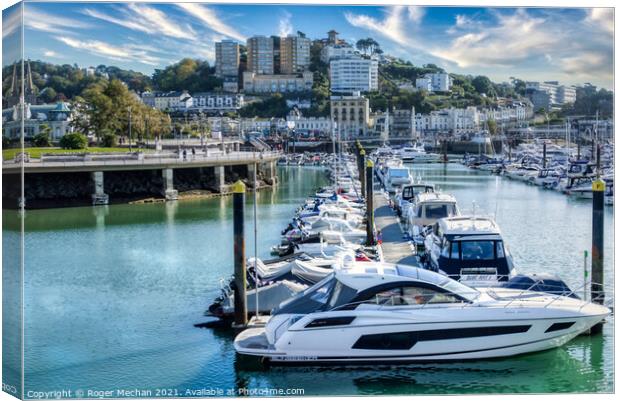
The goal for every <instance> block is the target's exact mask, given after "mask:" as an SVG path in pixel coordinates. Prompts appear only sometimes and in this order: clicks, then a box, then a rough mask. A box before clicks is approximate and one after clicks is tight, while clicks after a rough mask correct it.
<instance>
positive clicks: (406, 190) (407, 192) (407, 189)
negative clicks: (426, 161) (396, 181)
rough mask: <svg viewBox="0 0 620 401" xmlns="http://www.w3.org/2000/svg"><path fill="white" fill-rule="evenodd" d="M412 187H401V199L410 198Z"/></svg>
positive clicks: (411, 196)
mask: <svg viewBox="0 0 620 401" xmlns="http://www.w3.org/2000/svg"><path fill="white" fill-rule="evenodd" d="M413 195H414V194H413V187H404V188H403V199H411V198H413Z"/></svg>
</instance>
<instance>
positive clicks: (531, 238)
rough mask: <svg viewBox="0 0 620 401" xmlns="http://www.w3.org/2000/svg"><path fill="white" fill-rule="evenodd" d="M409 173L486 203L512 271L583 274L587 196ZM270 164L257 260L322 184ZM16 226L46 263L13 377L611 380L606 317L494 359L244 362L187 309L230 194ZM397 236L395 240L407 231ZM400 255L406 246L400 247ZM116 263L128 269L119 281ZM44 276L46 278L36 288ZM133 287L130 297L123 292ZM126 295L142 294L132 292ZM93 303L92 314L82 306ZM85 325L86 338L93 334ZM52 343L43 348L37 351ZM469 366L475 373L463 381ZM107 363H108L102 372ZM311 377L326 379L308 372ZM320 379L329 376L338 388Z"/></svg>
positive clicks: (206, 278)
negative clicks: (328, 364) (273, 186)
mask: <svg viewBox="0 0 620 401" xmlns="http://www.w3.org/2000/svg"><path fill="white" fill-rule="evenodd" d="M414 172H415V175H416V176H420V177H421V178H422V179H423V180H424V181H425V182H428V183H432V184H434V185H435V187H436V189H437V190H438V191H446V192H449V193H451V194H453V195H454V196H455V197H456V198H457V199H458V200H459V204H460V205H463V206H462V207H463V209H467V206H466V205H468V204H472V201H474V200H475V201H476V204H477V208H478V210H480V211H483V210H485V211H488V210H491V211H494V210H496V216H495V220H496V221H497V222H498V224H499V225H500V226H501V227H502V229H503V230H502V231H503V236H504V238H505V240H506V241H507V243H508V244H510V246H511V252H512V254H513V257H514V259H515V264H516V265H517V266H518V268H519V271H520V272H524V273H536V272H538V273H540V272H541V268H542V267H544V270H545V272H547V273H550V274H556V275H559V276H561V277H562V278H563V279H564V280H566V282H567V284H568V285H569V286H570V288H577V287H579V286H581V285H582V284H583V265H582V262H583V261H582V254H583V250H587V249H589V247H590V243H589V232H588V227H589V224H590V223H589V220H590V210H591V205H590V202H588V201H587V200H578V199H572V198H567V197H565V196H563V195H562V194H559V193H556V192H549V191H544V190H542V189H539V188H536V187H533V186H524V185H523V184H522V183H519V182H513V181H511V180H505V179H502V178H501V177H499V176H493V175H489V174H488V173H485V172H480V171H476V170H472V169H468V168H467V167H464V166H461V165H459V164H447V165H446V164H424V165H416V166H415V167H414ZM278 173H279V178H280V181H281V186H280V187H279V188H278V189H277V190H274V191H266V192H261V193H259V194H258V196H259V198H258V199H259V203H258V204H257V206H258V208H257V212H258V218H259V219H260V222H261V225H260V227H259V229H258V233H257V238H258V243H257V246H256V249H257V250H258V253H259V254H258V256H259V257H260V258H265V259H268V258H269V253H270V247H271V245H273V244H274V243H276V242H277V241H278V240H279V237H280V230H281V228H282V227H285V226H286V225H287V224H288V222H289V221H290V218H291V213H292V211H294V210H295V208H296V207H297V206H298V205H299V204H300V203H302V201H304V199H305V198H306V197H307V196H308V195H310V194H311V193H313V192H314V191H316V189H317V188H319V187H322V186H325V185H327V184H328V182H327V181H326V179H325V170H324V169H323V168H321V167H281V168H279V171H278ZM381 196H383V194H380V193H377V194H376V195H375V202H376V203H375V205H376V211H375V219H376V220H375V224H376V225H377V228H379V229H381V230H382V242H383V243H384V244H385V246H384V248H386V249H387V247H388V244H390V242H391V241H392V240H395V241H396V242H399V241H398V240H399V238H398V233H399V232H400V227H399V226H398V224H397V220H396V216H395V215H394V213H393V212H392V210H391V208H389V206H386V203H385V202H387V200H386V199H387V198H385V196H383V200H384V201H383V202H384V203H381ZM252 206H253V205H252V196H248V198H247V205H246V216H251V215H252ZM106 210H107V211H106ZM390 213H391V215H390ZM479 213H481V212H479ZM69 216H71V217H70V218H69ZM4 218H5V220H7V221H11V220H13V221H15V222H16V221H17V216H16V215H15V212H13V211H4ZM248 225H249V227H248V228H247V229H246V233H248V235H247V242H248V244H247V245H248V246H247V249H248V250H249V252H248V255H247V256H248V257H250V256H252V252H251V251H250V250H253V249H254V245H253V238H252V235H251V233H252V231H253V226H252V222H251V219H250V220H249V221H248ZM390 225H391V226H392V227H393V228H394V229H397V230H395V231H393V232H394V234H395V235H392V234H391V233H390V229H389V226H390ZM532 226H536V227H537V231H536V232H537V235H531V234H532V231H531V228H532ZM14 227H15V228H16V227H17V226H14ZM380 227H382V228H380ZM612 227H613V210H612V209H611V208H609V209H607V210H605V229H606V233H607V236H606V238H605V247H606V249H605V251H606V255H613V251H612V249H613V248H612V246H613V245H612V244H613V229H612ZM127 230H128V231H127ZM214 230H217V231H218V232H228V233H229V234H227V236H219V237H214V236H213V235H212V234H210V233H213V232H214ZM560 230H567V232H573V233H574V235H571V236H569V237H568V238H563V239H562V241H559V240H558V238H557V236H556V235H555V233H556V232H559V231H560ZM26 231H27V239H26V246H27V247H29V248H30V249H36V250H37V251H35V252H33V253H30V256H29V257H31V258H33V261H35V262H36V260H37V259H39V258H43V257H44V258H46V260H48V264H47V265H48V266H49V269H48V270H47V271H30V272H27V277H26V294H27V299H26V301H27V303H28V304H29V305H31V306H32V307H34V308H35V309H36V310H40V311H41V313H34V314H32V315H30V316H31V317H32V318H31V319H29V320H28V321H27V330H26V333H32V334H31V335H30V336H29V335H28V334H27V336H26V341H27V342H28V345H29V349H31V350H32V352H31V353H27V355H26V358H27V362H28V363H27V365H26V366H29V367H30V369H32V371H31V372H30V375H29V377H30V381H29V383H27V386H26V388H28V386H32V387H33V388H41V387H44V386H46V383H52V382H53V381H54V380H57V378H58V377H59V376H63V377H67V376H70V377H71V383H70V386H71V387H73V388H80V387H83V386H85V385H86V383H89V382H90V383H93V382H96V383H98V384H97V385H98V386H99V387H101V388H107V387H110V386H114V387H116V386H118V385H125V384H126V385H130V384H131V385H132V386H136V383H138V384H139V387H144V388H150V387H152V386H155V385H158V386H160V385H161V383H162V380H164V378H163V377H162V376H161V372H157V371H156V370H154V369H151V368H149V366H154V365H157V364H162V363H164V364H166V366H170V368H171V369H172V370H173V371H174V372H175V375H173V376H169V375H167V376H166V380H165V381H164V382H166V383H170V384H169V385H170V386H171V387H172V388H175V389H177V390H178V391H185V389H188V388H196V386H200V387H203V386H212V387H230V388H236V389H239V388H261V387H279V386H283V385H286V386H287V387H296V388H297V387H299V388H304V390H305V394H306V395H309V394H312V395H321V394H405V393H411V392H416V393H431V394H432V393H446V392H448V393H478V392H546V391H555V392H558V391H566V392H571V391H597V392H604V391H611V389H612V380H613V379H612V378H613V359H612V352H611V349H612V348H611V347H612V344H613V325H614V322H613V317H610V318H609V319H608V320H607V322H606V323H605V324H604V325H603V332H602V334H601V335H594V336H581V337H577V338H576V339H574V340H572V341H571V342H569V343H568V344H567V345H565V346H563V347H561V348H556V349H552V350H548V351H544V352H540V353H535V354H529V355H523V356H518V357H512V358H508V359H500V360H488V361H473V362H453V363H440V364H431V365H430V366H428V365H427V364H425V365H423V366H415V365H413V366H404V367H398V368H393V367H392V368H388V369H383V368H380V367H373V368H369V367H358V368H344V367H334V368H319V367H299V368H278V367H271V368H267V369H265V368H263V367H261V365H260V364H257V363H255V362H253V361H246V360H245V359H244V358H240V357H239V356H236V355H235V351H234V348H233V345H232V340H233V338H234V332H232V331H231V330H230V329H206V330H205V329H198V328H195V327H194V326H193V325H194V324H196V323H199V322H201V320H200V314H201V313H202V311H203V310H204V309H205V308H206V307H207V306H208V304H209V302H211V300H212V299H213V298H215V296H216V295H217V294H218V293H219V291H220V290H219V285H218V284H217V283H218V281H219V279H220V278H225V277H227V276H230V274H232V268H231V265H230V263H228V262H226V260H230V259H229V258H230V256H229V255H231V254H232V237H231V235H232V214H231V199H230V198H218V199H212V200H197V201H183V202H179V203H178V204H175V203H168V204H150V205H112V206H106V207H101V208H95V209H90V208H73V209H49V210H35V211H28V212H27V216H26ZM127 232H128V233H129V234H126V233H127ZM13 235H17V234H16V233H14V232H13V231H8V232H5V237H4V238H5V241H10V240H11V238H12V236H13ZM126 235H131V236H132V237H133V238H138V239H143V240H140V241H138V242H134V243H128V242H127V241H126V238H130V237H127V236H126ZM84 238H88V239H90V240H92V241H93V243H95V244H96V245H95V246H94V247H91V249H88V250H86V249H84V250H81V249H80V247H79V246H77V244H78V243H79V242H76V241H81V240H83V239H84ZM148 238H160V240H158V241H151V240H148ZM400 239H402V233H401V237H400ZM59 241H61V242H63V243H65V244H71V243H75V244H76V246H75V247H72V249H75V251H74V252H75V255H74V257H73V258H72V259H74V261H72V262H71V265H73V264H74V263H76V264H77V265H80V266H82V267H83V268H82V269H79V271H80V274H79V275H78V276H77V277H72V278H69V277H65V276H66V274H68V272H69V270H67V265H66V263H65V262H66V260H65V258H64V257H63V255H61V254H60V253H58V252H57V251H56V252H55V251H53V249H55V248H57V246H56V244H58V242H59ZM134 241H135V240H134ZM402 244H405V245H408V244H407V242H406V241H403V243H401V245H402ZM162 245H164V246H162ZM401 248H402V247H401ZM109 249H116V253H117V254H118V255H119V258H122V259H119V261H118V263H116V262H114V260H111V259H110V258H109V257H108V258H107V259H106V258H97V259H95V260H98V261H99V262H97V263H94V264H93V263H84V262H85V261H86V260H91V258H92V256H93V254H92V253H93V252H94V256H97V254H101V255H103V254H104V253H105V254H107V252H108V251H109ZM210 249H218V250H221V251H217V252H214V251H210ZM196 250H204V251H203V252H204V253H205V254H204V255H200V254H197V252H196ZM224 250H226V251H224ZM387 253H388V254H389V253H390V252H389V251H388V252H387ZM403 253H404V254H403V256H405V254H406V251H403ZM146 254H150V255H153V256H154V258H153V260H156V261H159V262H158V263H156V264H153V265H144V264H142V263H141V261H142V260H143V256H140V255H146ZM410 255H411V252H409V255H408V256H410ZM102 263H103V265H101V264H102ZM36 265H37V264H36V263H35V264H34V265H33V266H36ZM77 265H76V268H77ZM612 266H613V264H612V261H611V258H610V257H608V258H606V259H605V274H606V280H607V283H613V280H614V277H613V268H612ZM69 267H70V266H69ZM104 272H105V274H104ZM127 272H131V276H130V277H133V278H132V279H131V280H128V276H127ZM35 277H36V279H35ZM39 277H41V278H39ZM53 277H56V278H53ZM145 280H146V281H145ZM43 283H46V284H45V286H44V287H43ZM147 284H148V286H147ZM136 291H137V293H138V294H140V297H139V298H135V295H131V294H136ZM162 291H163V294H165V296H164V297H162V296H161V295H162V294H161V293H160V292H162ZM54 294H55V295H54ZM61 294H62V295H61ZM149 294H150V295H149ZM93 297H94V298H93ZM91 299H99V300H100V301H101V302H97V304H101V305H106V306H105V307H104V308H103V309H99V308H98V309H97V311H96V312H95V310H91V309H92V307H88V306H87V305H88V304H91V303H90V302H89V301H87V300H91ZM134 299H135V301H134ZM138 299H140V300H141V301H139V302H137V300H138ZM163 299H165V300H166V301H165V304H163V303H162V302H164V301H163ZM69 304H72V305H74V307H72V308H70V309H71V311H72V314H73V313H74V314H75V316H76V320H75V321H73V322H72V323H71V324H70V325H67V323H66V322H63V320H62V315H59V314H56V313H53V311H54V310H63V309H64V308H67V307H68V305H69ZM89 311H90V312H89ZM95 313H96V314H97V315H98V318H97V319H96V320H93V318H90V317H88V315H89V314H92V315H93V316H94V314H95ZM138 316H140V318H138ZM145 317H147V318H145ZM104 322H106V323H104ZM43 326H44V327H46V328H48V329H47V330H46V331H45V332H46V335H45V336H42V335H35V333H43V331H42V330H41V328H42V327H43ZM49 328H51V329H49ZM121 328H122V330H123V332H125V333H127V335H125V336H123V337H122V338H121V339H120V340H119V339H118V338H117V337H116V334H117V333H118V331H119V330H121ZM95 332H97V333H98V334H97V335H96V336H97V338H98V340H97V341H93V340H92V339H93V338H94V337H93V336H95V334H94V333H95ZM66 333H70V334H69V336H67V337H66V338H68V339H71V340H67V339H65V340H63V338H65V336H66ZM106 333H108V334H106ZM51 344H56V345H55V347H52V348H49V347H50V345H51ZM44 349H49V351H45V352H44V351H43V350H44ZM59 353H63V354H67V353H68V354H70V355H74V356H75V357H74V358H73V359H72V360H65V361H62V360H61V359H58V355H60V354H59ZM61 361H62V362H61ZM164 361H165V362H164ZM472 370H475V371H478V372H481V373H482V374H477V375H476V377H475V378H472V376H471V373H470V372H471V371H472ZM112 371H114V372H119V373H118V374H115V375H112V376H110V375H109V374H105V372H112ZM468 372H469V373H468ZM508 372H510V373H508ZM506 374H510V375H511V377H512V378H513V380H511V383H510V384H507V383H505V380H500V379H499V376H505V375H506ZM316 377H324V378H326V379H328V380H316ZM283 380H284V384H282V383H283ZM326 381H327V382H333V383H336V382H337V383H338V386H335V385H330V384H329V383H326ZM318 383H321V384H320V385H318Z"/></svg>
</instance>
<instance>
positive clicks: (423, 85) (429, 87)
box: [415, 77, 433, 92]
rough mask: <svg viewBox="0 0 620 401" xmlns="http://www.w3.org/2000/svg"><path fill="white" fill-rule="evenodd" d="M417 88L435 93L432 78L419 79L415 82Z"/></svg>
mask: <svg viewBox="0 0 620 401" xmlns="http://www.w3.org/2000/svg"><path fill="white" fill-rule="evenodd" d="M415 87H416V89H419V90H425V91H427V92H432V91H433V82H432V80H431V79H430V78H425V77H422V78H417V79H416V80H415Z"/></svg>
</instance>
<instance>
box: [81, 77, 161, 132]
mask: <svg viewBox="0 0 620 401" xmlns="http://www.w3.org/2000/svg"><path fill="white" fill-rule="evenodd" d="M74 107H75V109H76V111H77V113H76V114H77V115H78V117H77V118H76V119H75V120H74V121H73V125H74V127H75V128H76V130H77V131H79V132H82V133H84V134H89V133H93V134H94V135H95V136H96V137H97V138H101V137H102V135H104V134H105V133H107V132H111V133H113V134H115V135H117V136H120V135H128V133H129V120H130V118H131V132H132V137H134V138H138V137H143V138H144V137H153V136H155V135H162V134H163V132H164V131H165V130H166V127H169V126H170V117H169V116H168V115H167V114H165V113H162V112H160V111H158V110H156V109H153V108H151V107H149V106H147V105H145V104H143V103H142V102H141V101H140V100H138V99H136V98H135V96H134V95H133V94H132V93H131V92H129V89H128V88H127V87H126V86H125V85H124V84H123V83H122V82H121V81H119V80H118V79H112V80H110V81H102V82H97V83H95V84H92V85H90V86H89V87H88V88H86V89H85V90H84V92H83V93H82V96H81V97H79V98H77V99H76V101H75V102H74Z"/></svg>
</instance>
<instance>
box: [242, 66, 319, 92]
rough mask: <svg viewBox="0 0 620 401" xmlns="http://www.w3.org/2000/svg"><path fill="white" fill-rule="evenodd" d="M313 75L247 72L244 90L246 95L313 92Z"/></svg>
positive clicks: (305, 73)
mask: <svg viewBox="0 0 620 401" xmlns="http://www.w3.org/2000/svg"><path fill="white" fill-rule="evenodd" d="M312 80H313V74H312V72H310V71H304V72H303V73H301V74H292V75H259V74H256V73H254V72H250V71H246V72H244V73H243V90H244V91H245V92H246V93H285V92H305V91H310V90H312Z"/></svg>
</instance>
